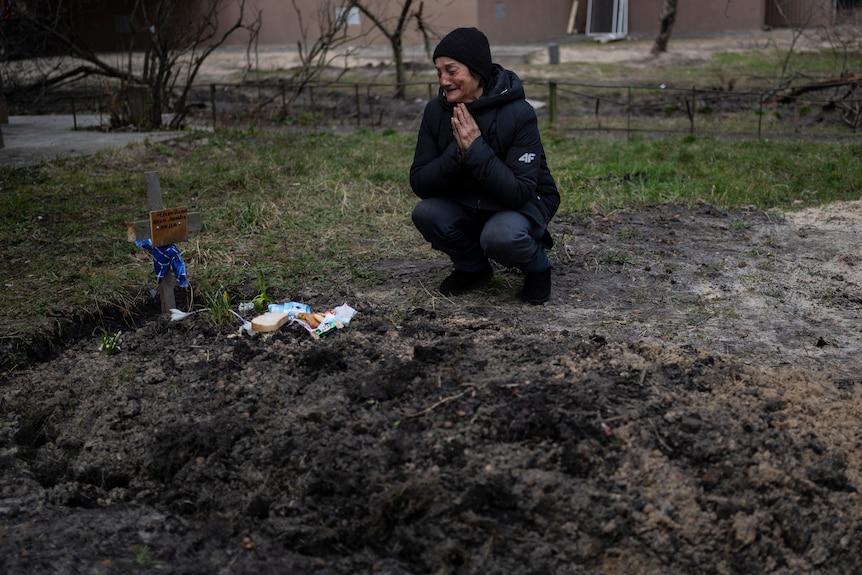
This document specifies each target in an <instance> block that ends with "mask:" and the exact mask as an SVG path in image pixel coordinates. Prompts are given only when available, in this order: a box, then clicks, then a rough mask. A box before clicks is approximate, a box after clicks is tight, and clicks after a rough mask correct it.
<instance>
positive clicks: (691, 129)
mask: <svg viewBox="0 0 862 575" xmlns="http://www.w3.org/2000/svg"><path fill="white" fill-rule="evenodd" d="M696 113H697V86H692V87H691V113H690V114H689V115H688V118H689V122H690V124H689V128H688V133H689V134H691V135H692V136H694V115H695V114H696Z"/></svg>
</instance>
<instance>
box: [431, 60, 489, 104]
mask: <svg viewBox="0 0 862 575" xmlns="http://www.w3.org/2000/svg"><path fill="white" fill-rule="evenodd" d="M434 67H435V68H437V81H438V82H440V87H441V88H443V92H444V93H445V94H446V101H447V102H449V103H450V104H467V103H468V102H472V101H473V100H476V99H477V98H478V97H479V96H481V95H482V91H483V90H482V87H481V86H480V85H479V79H478V78H476V77H474V76H473V74H471V73H470V68H468V67H467V66H466V65H465V64H462V63H461V62H459V61H458V60H453V59H452V58H449V57H447V56H440V57H439V58H437V59H436V60H434Z"/></svg>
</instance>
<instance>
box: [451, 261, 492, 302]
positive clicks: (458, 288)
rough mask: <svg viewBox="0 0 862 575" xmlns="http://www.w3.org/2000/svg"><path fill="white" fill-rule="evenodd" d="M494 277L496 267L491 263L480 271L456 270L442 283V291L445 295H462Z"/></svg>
mask: <svg viewBox="0 0 862 575" xmlns="http://www.w3.org/2000/svg"><path fill="white" fill-rule="evenodd" d="M492 277H494V268H492V267H491V265H490V264H488V267H486V268H485V269H483V270H482V271H479V272H463V271H461V270H454V271H453V272H452V273H451V274H449V277H447V278H446V279H445V280H443V283H441V284H440V293H442V294H443V295H461V294H462V293H467V292H468V291H472V290H474V289H476V288H478V287H481V286H482V285H484V284H486V283H488V282H489V281H490V280H491V278H492Z"/></svg>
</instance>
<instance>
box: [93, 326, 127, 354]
mask: <svg viewBox="0 0 862 575" xmlns="http://www.w3.org/2000/svg"><path fill="white" fill-rule="evenodd" d="M122 337H123V332H121V331H118V332H117V333H115V334H113V335H112V334H110V333H104V334H102V344H101V345H100V346H99V351H102V352H104V353H106V354H108V355H114V354H115V353H117V352H118V351H120V340H121V339H122Z"/></svg>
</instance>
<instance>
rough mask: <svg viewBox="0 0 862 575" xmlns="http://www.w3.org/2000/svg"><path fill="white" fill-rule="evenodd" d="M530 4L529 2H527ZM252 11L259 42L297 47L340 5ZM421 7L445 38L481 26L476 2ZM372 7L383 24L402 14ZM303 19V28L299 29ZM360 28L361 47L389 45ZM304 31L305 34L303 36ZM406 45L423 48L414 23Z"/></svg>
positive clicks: (395, 8)
mask: <svg viewBox="0 0 862 575" xmlns="http://www.w3.org/2000/svg"><path fill="white" fill-rule="evenodd" d="M528 1H529V0H528ZM248 3H249V5H250V7H247V8H246V14H247V15H253V14H257V13H258V12H260V14H261V16H262V25H261V28H260V32H259V36H258V41H259V43H260V44H261V45H265V44H275V45H277V44H282V45H283V44H295V43H296V42H297V41H298V40H300V39H302V38H303V37H305V38H307V39H308V40H309V41H313V40H314V39H315V38H317V37H318V36H319V31H320V29H321V27H320V25H319V22H320V21H321V20H320V17H321V16H322V14H321V11H322V10H325V9H326V8H327V7H328V8H329V9H331V10H332V16H333V17H334V13H335V12H334V11H335V7H337V6H338V5H339V4H340V2H338V1H337V0H331V1H322V0H295V4H296V8H294V3H293V2H291V1H289V0H248ZM420 3H421V4H422V5H423V21H424V22H425V24H426V26H427V27H428V29H429V30H430V31H431V32H432V33H433V34H437V37H442V36H443V35H444V34H446V32H448V31H449V30H451V29H452V28H456V27H458V26H478V18H477V8H476V5H477V0H458V1H455V2H453V1H452V0H424V2H420V0H414V2H413V4H414V5H413V6H412V9H413V10H417V9H418V8H419V5H420ZM369 6H370V8H371V9H372V10H374V12H375V14H381V15H382V17H381V20H383V21H384V22H391V23H393V24H394V22H395V20H396V19H397V18H398V16H399V14H400V11H401V2H400V1H398V0H370V1H369ZM237 15H238V10H237V9H236V7H235V6H229V7H228V8H227V9H226V10H225V13H224V18H223V19H222V20H223V21H225V22H228V21H232V20H235V19H236V16H237ZM300 19H301V20H302V25H301V26H300ZM360 22H361V24H360V25H359V26H350V29H349V32H350V33H351V34H355V35H356V36H357V37H359V36H362V38H361V39H360V40H358V42H359V43H363V44H364V43H371V44H387V43H388V41H387V40H386V38H385V37H384V36H383V35H382V34H380V33H379V32H378V31H377V30H375V29H374V26H373V25H372V24H371V22H370V21H369V19H368V18H366V17H365V16H364V15H363V16H360ZM303 29H304V32H303ZM246 38H247V37H246V36H244V35H241V34H237V35H236V36H235V37H234V38H231V39H230V40H229V42H228V43H230V44H245V43H246ZM404 43H405V44H421V43H422V36H421V34H420V33H419V32H418V31H417V30H416V26H415V23H411V24H410V27H409V30H408V32H407V33H406V34H405V35H404Z"/></svg>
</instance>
